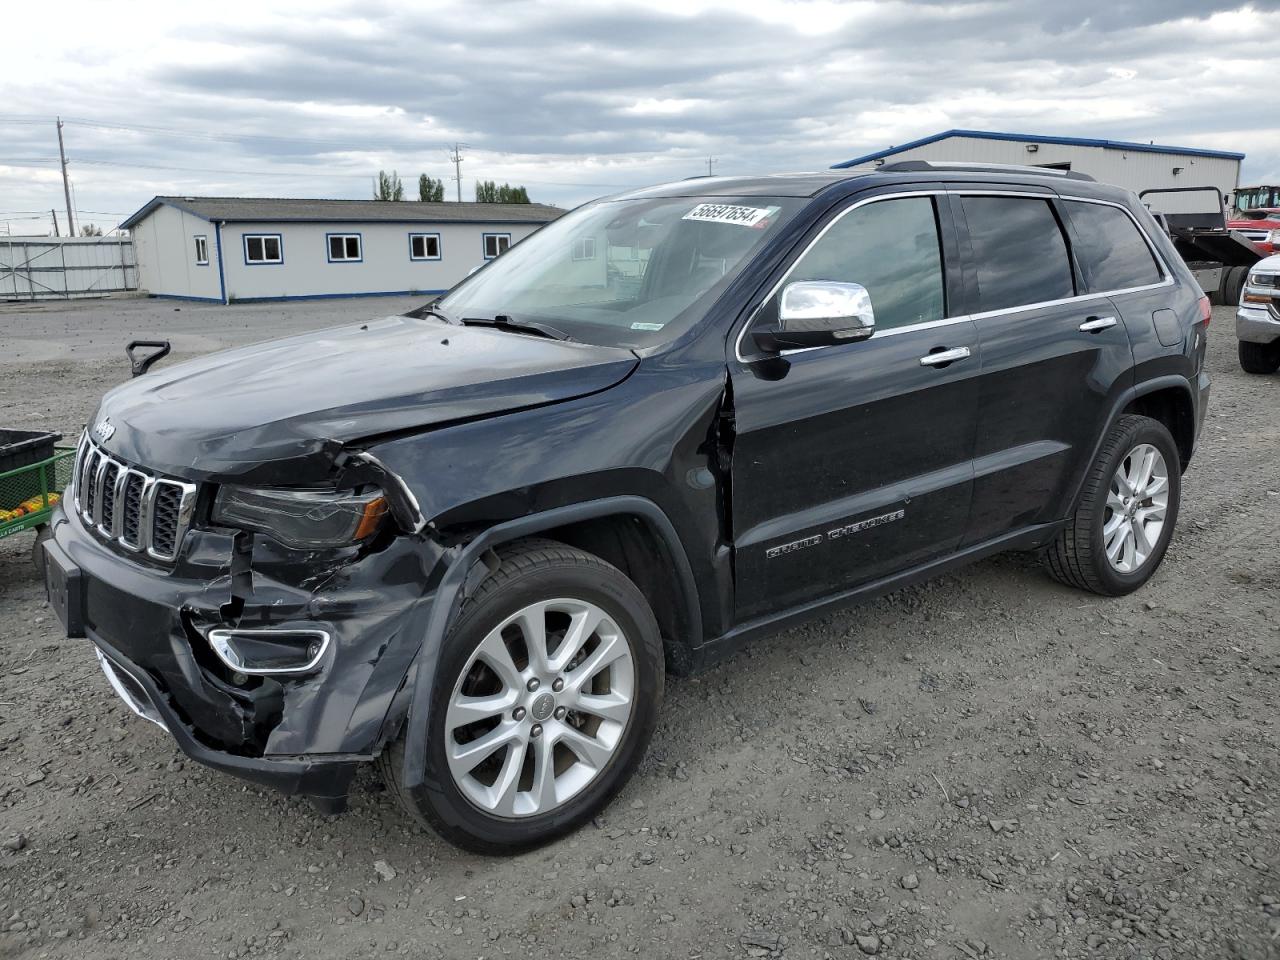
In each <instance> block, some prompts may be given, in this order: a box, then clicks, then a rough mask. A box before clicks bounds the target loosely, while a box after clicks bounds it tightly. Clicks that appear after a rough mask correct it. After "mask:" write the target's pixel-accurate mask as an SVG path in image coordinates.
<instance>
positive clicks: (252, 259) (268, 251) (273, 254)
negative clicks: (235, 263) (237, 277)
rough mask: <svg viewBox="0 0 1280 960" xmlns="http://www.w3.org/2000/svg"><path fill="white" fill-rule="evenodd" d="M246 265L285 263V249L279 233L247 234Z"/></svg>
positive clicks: (245, 241)
mask: <svg viewBox="0 0 1280 960" xmlns="http://www.w3.org/2000/svg"><path fill="white" fill-rule="evenodd" d="M244 262H245V263H284V248H283V245H282V243H281V241H280V234H278V233H254V234H245V238H244Z"/></svg>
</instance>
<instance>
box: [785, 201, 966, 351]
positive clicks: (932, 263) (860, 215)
mask: <svg viewBox="0 0 1280 960" xmlns="http://www.w3.org/2000/svg"><path fill="white" fill-rule="evenodd" d="M787 279H788V280H789V281H791V280H838V281H841V282H844V283H860V284H862V285H863V286H864V287H866V288H867V293H868V294H870V296H871V306H872V307H874V308H875V311H876V329H877V330H887V329H892V328H893V327H905V326H909V325H911V324H913V323H925V322H927V321H929V320H940V319H941V318H942V317H943V316H944V303H943V293H942V290H943V285H942V250H941V247H940V246H939V241H938V217H937V215H936V213H935V212H934V209H933V200H932V199H931V198H930V197H903V198H901V199H897V200H880V201H877V202H875V203H869V204H867V205H866V206H863V207H857V208H856V209H854V210H853V211H851V212H850V213H847V214H845V215H844V216H843V217H841V218H840V219H839V220H837V221H836V222H835V223H834V224H833V225H832V226H831V229H829V230H828V231H827V232H826V233H825V234H823V236H822V239H820V240H819V241H818V242H817V243H816V244H814V245H813V247H812V248H811V249H810V250H809V251H808V252H807V253H806V254H805V255H804V256H803V257H802V258H801V259H800V261H799V262H798V263H797V264H796V265H795V268H794V269H793V270H792V271H791V273H790V275H789V276H788V277H787Z"/></svg>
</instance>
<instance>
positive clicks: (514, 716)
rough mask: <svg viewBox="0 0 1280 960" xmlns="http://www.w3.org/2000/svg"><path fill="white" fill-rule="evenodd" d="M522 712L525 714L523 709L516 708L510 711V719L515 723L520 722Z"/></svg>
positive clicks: (522, 716)
mask: <svg viewBox="0 0 1280 960" xmlns="http://www.w3.org/2000/svg"><path fill="white" fill-rule="evenodd" d="M524 712H525V711H524V707H516V708H515V709H514V710H512V711H511V719H512V720H515V721H517V722H518V721H520V720H523V719H524Z"/></svg>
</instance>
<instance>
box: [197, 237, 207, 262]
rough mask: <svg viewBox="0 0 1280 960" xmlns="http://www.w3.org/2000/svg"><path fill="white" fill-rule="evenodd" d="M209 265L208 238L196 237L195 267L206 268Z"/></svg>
mask: <svg viewBox="0 0 1280 960" xmlns="http://www.w3.org/2000/svg"><path fill="white" fill-rule="evenodd" d="M208 265H209V238H208V237H205V236H199V237H196V266H197V267H207V266H208Z"/></svg>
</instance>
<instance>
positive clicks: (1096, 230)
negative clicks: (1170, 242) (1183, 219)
mask: <svg viewBox="0 0 1280 960" xmlns="http://www.w3.org/2000/svg"><path fill="white" fill-rule="evenodd" d="M1065 204H1066V208H1067V215H1068V216H1069V217H1071V226H1072V227H1074V228H1075V232H1076V241H1077V242H1076V258H1077V259H1078V260H1079V261H1080V267H1081V269H1083V270H1084V275H1085V276H1086V277H1087V278H1088V281H1089V289H1090V290H1091V291H1096V292H1102V291H1106V290H1124V289H1126V288H1127V287H1141V286H1145V285H1146V284H1148V283H1159V282H1160V268H1159V266H1158V265H1157V264H1156V260H1155V257H1154V256H1153V255H1152V253H1151V248H1150V247H1149V246H1147V242H1146V240H1144V239H1143V238H1142V234H1141V233H1140V232H1139V231H1138V227H1137V225H1136V224H1135V223H1134V222H1133V220H1132V218H1130V216H1129V215H1128V214H1127V213H1125V212H1124V211H1123V210H1121V209H1120V208H1119V207H1109V206H1107V205H1105V204H1101V203H1083V202H1081V201H1079V200H1067V201H1065Z"/></svg>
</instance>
